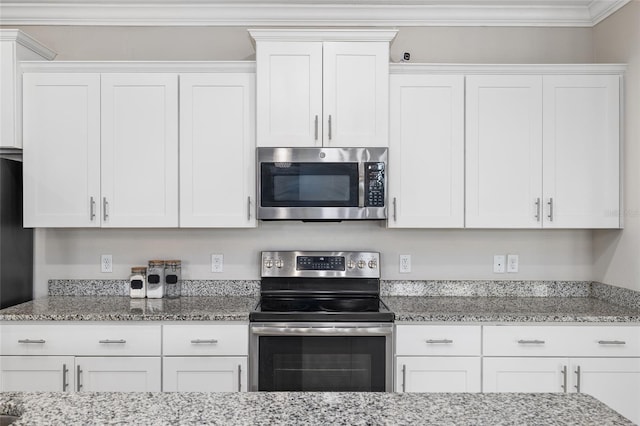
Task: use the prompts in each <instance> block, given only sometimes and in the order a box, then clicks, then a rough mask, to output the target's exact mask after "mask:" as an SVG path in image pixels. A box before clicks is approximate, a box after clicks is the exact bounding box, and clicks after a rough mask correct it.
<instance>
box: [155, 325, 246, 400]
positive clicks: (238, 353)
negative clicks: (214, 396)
mask: <svg viewBox="0 0 640 426" xmlns="http://www.w3.org/2000/svg"><path fill="white" fill-rule="evenodd" d="M162 336H163V342H164V345H163V351H162V354H163V355H164V357H163V359H162V363H163V365H162V390H163V391H165V392H245V391H246V390H247V378H248V375H247V364H248V357H249V326H248V325H247V324H246V323H234V322H230V321H227V322H214V323H198V324H190V323H183V324H170V325H164V326H163V330H162Z"/></svg>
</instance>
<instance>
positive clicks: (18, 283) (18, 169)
mask: <svg viewBox="0 0 640 426" xmlns="http://www.w3.org/2000/svg"><path fill="white" fill-rule="evenodd" d="M31 299H33V229H25V228H23V226H22V163H20V162H18V161H14V160H8V159H4V158H0V309H2V308H6V307H8V306H13V305H17V304H18V303H22V302H26V301H29V300H31Z"/></svg>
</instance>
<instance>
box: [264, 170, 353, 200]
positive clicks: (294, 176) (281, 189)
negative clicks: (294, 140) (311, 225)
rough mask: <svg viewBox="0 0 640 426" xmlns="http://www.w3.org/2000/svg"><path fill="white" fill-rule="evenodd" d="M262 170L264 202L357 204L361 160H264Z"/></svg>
mask: <svg viewBox="0 0 640 426" xmlns="http://www.w3.org/2000/svg"><path fill="white" fill-rule="evenodd" d="M260 173H261V179H262V182H263V185H262V187H261V189H260V190H261V200H262V206H267V207H353V206H358V185H359V182H358V163H285V164H284V165H283V164H281V163H262V165H261V171H260ZM265 183H266V184H265Z"/></svg>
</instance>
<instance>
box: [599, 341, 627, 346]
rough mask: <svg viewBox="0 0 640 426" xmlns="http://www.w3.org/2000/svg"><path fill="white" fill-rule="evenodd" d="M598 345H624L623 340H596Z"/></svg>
mask: <svg viewBox="0 0 640 426" xmlns="http://www.w3.org/2000/svg"><path fill="white" fill-rule="evenodd" d="M598 344H599V345H626V344H627V342H625V341H624V340H598Z"/></svg>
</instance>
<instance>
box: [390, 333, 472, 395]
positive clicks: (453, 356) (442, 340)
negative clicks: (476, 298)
mask: <svg viewBox="0 0 640 426" xmlns="http://www.w3.org/2000/svg"><path fill="white" fill-rule="evenodd" d="M480 343H481V327H480V326H470V325H462V326H457V325H454V326H449V325H413V324H411V325H410V324H406V325H405V324H402V325H397V326H396V359H395V391H396V392H480V384H481V374H480V372H481V368H480V367H481V362H480V353H481V346H480Z"/></svg>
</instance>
